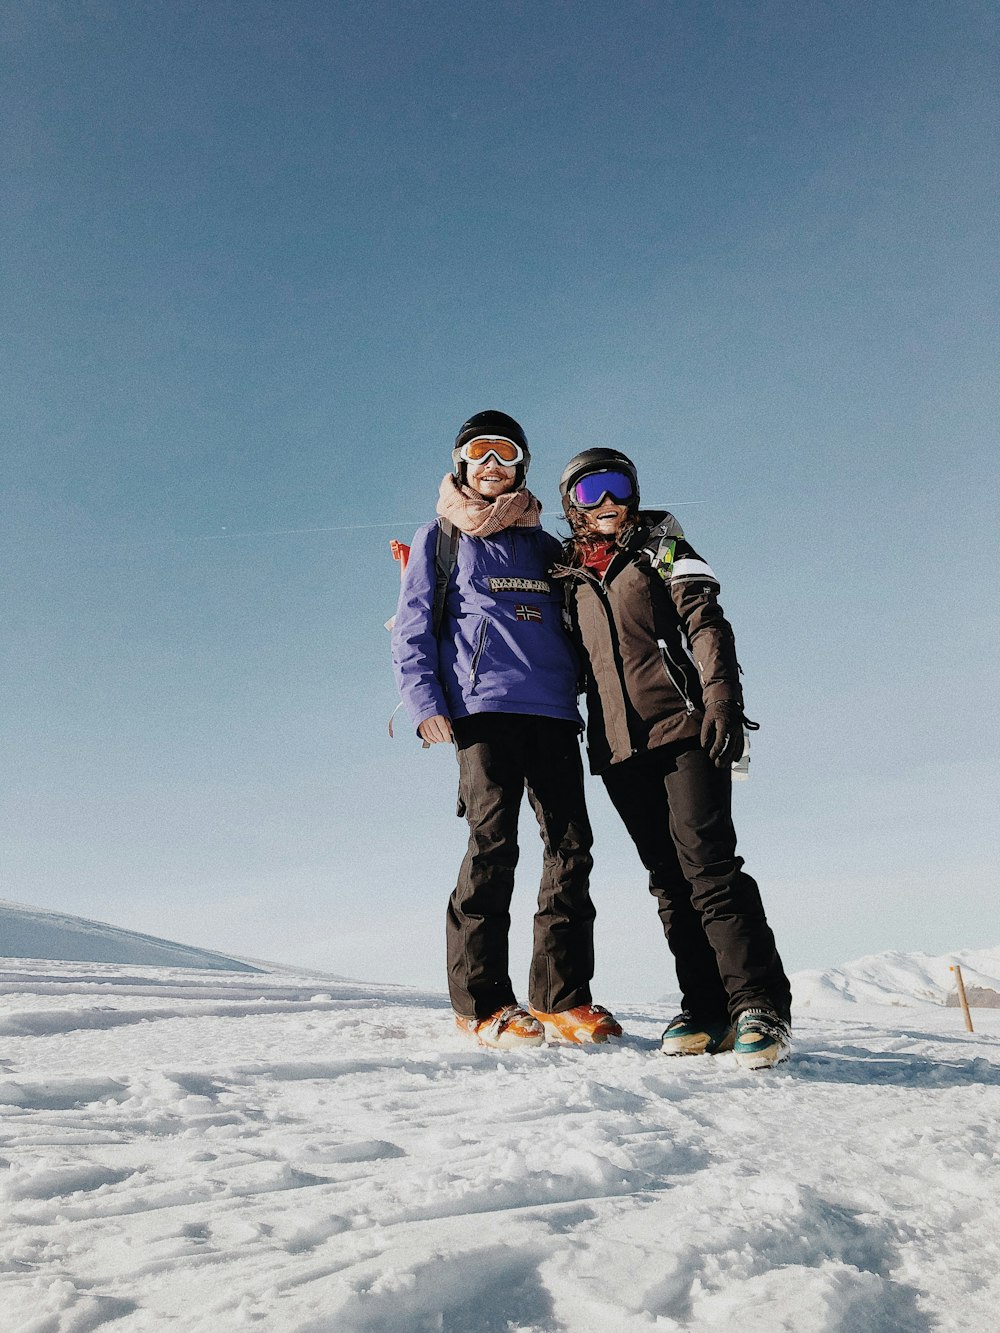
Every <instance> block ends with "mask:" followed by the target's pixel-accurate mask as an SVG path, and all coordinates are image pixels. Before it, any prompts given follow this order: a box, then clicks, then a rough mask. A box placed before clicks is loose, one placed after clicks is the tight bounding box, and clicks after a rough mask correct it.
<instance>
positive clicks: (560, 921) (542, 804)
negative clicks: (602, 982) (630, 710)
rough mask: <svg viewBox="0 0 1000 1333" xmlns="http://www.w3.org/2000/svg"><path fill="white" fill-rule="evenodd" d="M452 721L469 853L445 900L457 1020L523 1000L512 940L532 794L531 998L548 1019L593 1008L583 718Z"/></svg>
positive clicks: (508, 716)
mask: <svg viewBox="0 0 1000 1333" xmlns="http://www.w3.org/2000/svg"><path fill="white" fill-rule="evenodd" d="M452 725H453V729H454V733H455V748H456V751H457V753H458V771H459V785H458V792H459V802H460V807H461V806H464V807H465V815H466V818H467V819H468V821H469V847H468V851H467V852H466V854H465V859H464V861H463V862H462V868H461V870H460V871H459V875H458V884H457V885H456V887H455V891H454V893H453V894H452V895H451V901H450V902H449V904H448V924H447V944H448V988H449V992H450V994H451V1003H452V1006H453V1008H454V1010H455V1012H456V1013H457V1014H462V1015H464V1016H466V1017H472V1016H474V1017H476V1018H488V1017H489V1016H490V1014H493V1013H495V1012H496V1011H497V1010H498V1009H501V1008H503V1006H505V1005H508V1004H514V1003H515V996H514V988H513V986H512V984H511V980H510V975H509V965H508V955H507V935H508V931H509V929H510V900H511V896H512V894H513V890H514V868H515V866H516V865H517V859H518V845H517V819H518V812H519V810H520V808H521V797H522V794H523V793H524V791H525V790H527V793H528V800H529V801H530V802H531V806H532V809H533V810H534V812H535V817H536V818H537V820H538V827H539V829H540V831H541V835H542V843H543V845H544V854H543V860H542V879H541V884H540V886H539V890H538V910H537V911H536V913H535V926H534V942H533V948H532V955H531V969H530V972H529V977H528V1001H529V1003H530V1004H531V1006H532V1007H533V1008H535V1009H539V1010H541V1011H543V1012H545V1013H559V1012H561V1011H562V1010H564V1009H572V1008H573V1007H574V1006H576V1005H578V1004H589V1003H590V998H591V997H590V980H591V978H592V977H593V975H594V916H595V913H594V907H593V904H592V903H591V900H590V871H591V868H592V866H593V859H592V857H591V855H590V848H591V845H592V842H593V836H592V834H591V831H590V821H589V819H588V817H587V807H586V803H585V800H584V793H583V764H582V761H581V758H580V743H579V738H578V729H577V726H576V723H574V722H566V721H562V720H561V719H558V718H551V717H535V716H532V715H529V714H526V713H477V714H475V715H474V716H473V717H465V718H457V719H456V720H455V721H454V723H453V724H452Z"/></svg>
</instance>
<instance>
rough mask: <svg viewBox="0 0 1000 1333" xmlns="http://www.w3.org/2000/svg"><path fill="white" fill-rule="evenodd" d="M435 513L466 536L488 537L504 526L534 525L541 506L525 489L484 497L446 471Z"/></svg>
mask: <svg viewBox="0 0 1000 1333" xmlns="http://www.w3.org/2000/svg"><path fill="white" fill-rule="evenodd" d="M437 512H438V514H439V515H440V517H441V518H446V519H448V521H449V522H450V523H454V525H455V527H456V528H458V529H459V531H460V532H467V533H468V534H469V536H470V537H492V536H493V534H494V533H495V532H502V531H503V529H504V528H537V527H538V524H539V519H540V517H541V513H542V506H541V504H540V502H539V501H538V500H536V499H535V497H534V496H533V495H532V494H531V492H530V491H525V490H520V491H507V492H506V493H505V494H503V495H498V496H497V498H496V499H495V500H487V499H486V497H485V496H483V495H480V494H479V492H478V491H474V490H472V488H471V487H469V486H462V485H461V484H460V483H459V480H458V478H457V477H456V476H455V475H454V473H451V472H449V473H448V475H447V476H446V477H445V479H444V480H443V481H442V483H441V491H440V494H439V496H438V502H437Z"/></svg>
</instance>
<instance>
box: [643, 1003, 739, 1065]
mask: <svg viewBox="0 0 1000 1333" xmlns="http://www.w3.org/2000/svg"><path fill="white" fill-rule="evenodd" d="M735 1035H736V1034H735V1032H734V1031H733V1025H732V1023H730V1021H729V1019H728V1018H721V1019H716V1020H715V1021H714V1022H710V1023H699V1022H698V1020H697V1019H696V1018H692V1017H691V1015H690V1014H689V1013H688V1012H687V1010H686V1009H685V1010H682V1011H681V1013H679V1014H678V1015H677V1016H676V1018H672V1019H671V1020H670V1022H669V1023H668V1024H667V1026H666V1029H665V1031H664V1033H663V1036H662V1037H661V1038H660V1050H661V1051H662V1052H663V1054H664V1055H718V1053H719V1052H720V1051H729V1050H732V1046H733V1039H734V1037H735Z"/></svg>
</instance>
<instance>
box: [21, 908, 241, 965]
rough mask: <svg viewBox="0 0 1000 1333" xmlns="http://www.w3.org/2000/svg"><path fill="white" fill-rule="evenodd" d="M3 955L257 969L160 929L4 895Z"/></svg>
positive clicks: (81, 960)
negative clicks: (122, 924) (164, 935)
mask: <svg viewBox="0 0 1000 1333" xmlns="http://www.w3.org/2000/svg"><path fill="white" fill-rule="evenodd" d="M0 958H42V959H49V960H53V961H63V962H76V963H125V964H128V965H130V966H132V967H184V968H197V969H199V970H209V971H212V972H256V971H258V969H257V968H255V967H253V966H252V965H251V964H250V963H247V962H242V961H240V960H238V959H236V958H227V957H226V956H225V955H224V954H220V953H213V952H212V951H211V950H210V949H197V948H194V947H192V946H191V945H187V944H176V943H174V942H173V941H172V940H161V939H157V937H156V936H155V935H140V934H139V933H138V932H137V931H134V930H122V929H120V928H119V927H118V926H109V925H107V924H106V923H105V922H103V921H88V920H86V919H85V918H84V917H80V916H69V915H67V914H66V913H63V912H50V911H47V910H46V909H45V908H41V907H26V906H23V905H22V904H20V903H11V902H5V901H3V900H0Z"/></svg>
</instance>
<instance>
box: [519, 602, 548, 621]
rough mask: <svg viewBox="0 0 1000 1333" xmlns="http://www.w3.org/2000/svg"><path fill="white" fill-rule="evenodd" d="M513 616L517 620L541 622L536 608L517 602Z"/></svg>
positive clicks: (540, 616)
mask: <svg viewBox="0 0 1000 1333" xmlns="http://www.w3.org/2000/svg"><path fill="white" fill-rule="evenodd" d="M514 614H515V615H516V616H517V618H518V620H541V618H542V613H541V611H540V609H539V608H538V607H537V606H527V605H526V604H525V603H524V602H518V604H517V606H515V607H514Z"/></svg>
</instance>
